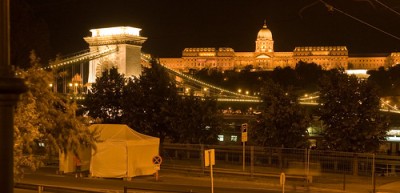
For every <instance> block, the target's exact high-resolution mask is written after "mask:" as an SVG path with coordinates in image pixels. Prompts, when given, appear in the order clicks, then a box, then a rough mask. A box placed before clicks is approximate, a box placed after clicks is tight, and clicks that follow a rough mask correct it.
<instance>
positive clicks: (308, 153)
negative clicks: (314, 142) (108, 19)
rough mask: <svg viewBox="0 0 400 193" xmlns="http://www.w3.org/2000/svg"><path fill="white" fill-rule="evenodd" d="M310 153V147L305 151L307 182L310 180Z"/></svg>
mask: <svg viewBox="0 0 400 193" xmlns="http://www.w3.org/2000/svg"><path fill="white" fill-rule="evenodd" d="M310 153H311V149H308V151H307V184H308V183H309V182H310Z"/></svg>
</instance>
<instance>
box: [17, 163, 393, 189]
mask: <svg viewBox="0 0 400 193" xmlns="http://www.w3.org/2000/svg"><path fill="white" fill-rule="evenodd" d="M21 182H22V183H28V184H45V185H50V186H56V187H77V188H78V189H79V188H82V189H89V190H90V189H93V190H101V191H103V192H106V191H107V190H108V191H113V192H123V186H125V185H128V186H129V185H133V184H134V185H135V186H136V187H139V188H140V187H160V188H161V187H163V186H173V185H179V186H182V187H191V186H196V187H203V189H207V190H208V187H210V177H209V175H207V174H203V173H199V172H196V173H193V172H192V171H189V170H185V169H182V170H171V169H168V170H166V169H165V170H163V169H162V170H161V171H160V179H159V181H156V180H155V178H154V177H153V176H142V177H135V178H133V179H132V181H131V182H129V181H123V180H116V179H101V178H88V177H84V178H82V179H76V178H75V177H74V176H73V175H71V174H66V175H58V174H56V168H43V169H41V170H39V171H37V172H35V173H32V174H29V173H28V174H27V175H26V177H25V178H24V179H23V180H22V181H21ZM343 182H345V183H343ZM139 184H142V185H139ZM372 184H373V183H372V180H371V177H359V176H358V177H355V176H342V175H323V176H317V177H314V178H313V183H311V184H310V185H309V186H307V185H306V183H305V182H304V181H303V180H302V179H295V178H288V179H287V180H286V186H285V189H286V190H287V192H294V191H295V192H316V193H317V192H321V193H322V192H324V193H325V192H354V193H370V192H372V190H373V185H372ZM375 184H376V192H377V193H378V192H380V193H386V192H390V193H400V178H399V177H377V179H376V182H375ZM214 185H215V187H229V188H243V187H249V188H251V189H253V190H281V186H280V185H279V177H276V176H269V177H266V176H255V177H251V176H247V175H240V174H220V173H215V174H214ZM343 189H345V191H343ZM187 191H188V192H190V190H187ZM32 192H38V191H37V190H36V191H34V190H25V189H15V193H32Z"/></svg>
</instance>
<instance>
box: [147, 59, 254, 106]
mask: <svg viewBox="0 0 400 193" xmlns="http://www.w3.org/2000/svg"><path fill="white" fill-rule="evenodd" d="M142 59H144V60H145V61H147V62H149V61H150V60H151V58H150V57H149V56H146V55H142ZM160 65H161V66H162V67H164V68H165V69H166V70H167V71H168V72H170V73H172V74H174V75H176V76H178V77H180V78H183V79H184V80H186V81H190V82H193V83H195V84H198V85H200V86H202V87H205V88H209V89H214V90H217V91H219V92H220V94H224V93H226V94H229V95H232V96H235V97H238V98H237V100H240V101H242V102H260V98H259V97H256V96H249V95H244V94H240V93H236V92H232V91H229V90H226V89H223V88H220V87H217V86H214V85H211V84H209V83H206V82H203V81H201V80H199V79H197V78H194V77H192V76H189V75H187V74H184V73H182V72H179V71H177V70H174V69H172V68H169V67H168V66H166V65H164V64H161V63H160ZM223 100H224V101H232V100H234V99H232V98H230V99H223Z"/></svg>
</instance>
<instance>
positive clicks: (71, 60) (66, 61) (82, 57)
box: [44, 48, 118, 69]
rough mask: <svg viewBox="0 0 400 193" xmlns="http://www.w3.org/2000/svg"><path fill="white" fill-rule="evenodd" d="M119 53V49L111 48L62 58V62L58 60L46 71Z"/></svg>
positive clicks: (47, 67)
mask: <svg viewBox="0 0 400 193" xmlns="http://www.w3.org/2000/svg"><path fill="white" fill-rule="evenodd" d="M117 51H118V48H110V49H107V50H103V51H99V50H96V51H89V52H83V53H82V54H78V55H74V56H71V57H66V58H62V59H60V60H56V61H54V62H53V63H52V64H50V65H49V66H46V67H44V69H52V68H59V67H63V66H66V65H70V64H75V63H78V62H84V61H90V60H94V59H97V58H101V57H104V56H107V55H109V54H111V53H114V52H117Z"/></svg>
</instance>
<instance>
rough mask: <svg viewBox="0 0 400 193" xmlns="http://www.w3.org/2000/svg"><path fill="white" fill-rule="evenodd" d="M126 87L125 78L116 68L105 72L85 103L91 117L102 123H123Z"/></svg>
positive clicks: (93, 86)
mask: <svg viewBox="0 0 400 193" xmlns="http://www.w3.org/2000/svg"><path fill="white" fill-rule="evenodd" d="M124 85H125V78H124V76H123V75H122V74H120V73H119V72H118V69H117V68H116V67H112V68H110V69H106V70H104V71H103V72H102V74H101V76H100V77H97V78H96V82H95V83H93V84H92V87H91V89H89V91H88V94H87V95H86V97H85V100H84V102H83V105H84V108H85V110H86V111H87V112H88V113H89V116H90V117H93V118H95V119H101V121H102V123H121V117H122V95H123V87H124Z"/></svg>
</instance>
